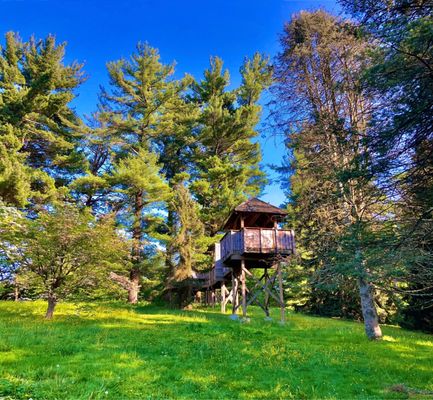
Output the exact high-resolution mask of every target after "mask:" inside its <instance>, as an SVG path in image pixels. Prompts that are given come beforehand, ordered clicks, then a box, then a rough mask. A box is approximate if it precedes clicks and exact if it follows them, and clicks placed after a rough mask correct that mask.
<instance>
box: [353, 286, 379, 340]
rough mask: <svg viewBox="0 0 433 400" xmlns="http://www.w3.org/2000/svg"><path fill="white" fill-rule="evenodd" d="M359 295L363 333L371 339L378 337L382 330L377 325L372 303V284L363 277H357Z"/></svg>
mask: <svg viewBox="0 0 433 400" xmlns="http://www.w3.org/2000/svg"><path fill="white" fill-rule="evenodd" d="M358 285H359V295H360V296H361V308H362V317H363V318H364V325H365V333H366V334H367V337H368V338H369V339H371V340H376V339H380V338H381V337H382V330H381V329H380V326H379V319H378V317H377V311H376V306H375V304H374V292H373V287H372V285H371V284H370V283H369V282H367V281H366V280H365V279H364V278H358Z"/></svg>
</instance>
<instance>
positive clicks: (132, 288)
mask: <svg viewBox="0 0 433 400" xmlns="http://www.w3.org/2000/svg"><path fill="white" fill-rule="evenodd" d="M139 291H140V271H139V270H138V269H136V268H134V267H133V269H132V270H131V273H130V279H129V288H128V302H129V303H131V304H137V302H138V292H139Z"/></svg>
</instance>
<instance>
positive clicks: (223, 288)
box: [221, 282, 227, 314]
mask: <svg viewBox="0 0 433 400" xmlns="http://www.w3.org/2000/svg"><path fill="white" fill-rule="evenodd" d="M226 290H227V289H226V284H225V282H222V283H221V313H222V314H225V313H226Z"/></svg>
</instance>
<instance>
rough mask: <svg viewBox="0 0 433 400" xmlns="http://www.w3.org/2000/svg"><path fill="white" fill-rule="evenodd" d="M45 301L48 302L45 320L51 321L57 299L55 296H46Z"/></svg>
mask: <svg viewBox="0 0 433 400" xmlns="http://www.w3.org/2000/svg"><path fill="white" fill-rule="evenodd" d="M47 300H48V308H47V312H46V314H45V318H46V319H51V318H53V314H54V309H55V308H56V304H57V299H56V296H54V295H48V299H47Z"/></svg>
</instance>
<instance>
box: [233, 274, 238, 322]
mask: <svg viewBox="0 0 433 400" xmlns="http://www.w3.org/2000/svg"><path fill="white" fill-rule="evenodd" d="M238 290H239V278H238V270H237V269H236V268H233V269H232V296H233V299H232V306H233V307H232V315H235V314H236V311H237V309H238V304H239V293H238Z"/></svg>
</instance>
